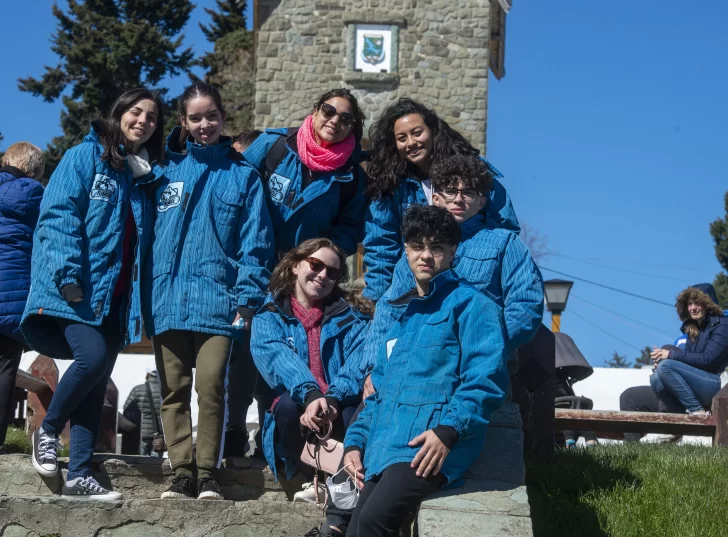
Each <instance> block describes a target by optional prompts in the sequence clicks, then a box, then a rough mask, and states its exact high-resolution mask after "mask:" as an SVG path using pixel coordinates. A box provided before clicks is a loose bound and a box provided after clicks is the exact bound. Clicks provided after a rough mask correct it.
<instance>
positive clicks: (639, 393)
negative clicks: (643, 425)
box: [619, 386, 667, 442]
mask: <svg viewBox="0 0 728 537" xmlns="http://www.w3.org/2000/svg"><path fill="white" fill-rule="evenodd" d="M619 410H621V411H623V412H667V408H666V407H665V405H664V404H662V403H661V402H660V400H659V399H658V398H657V395H656V394H655V392H654V391H653V390H652V386H633V387H632V388H627V389H626V390H624V391H623V392H622V394H621V395H620V396H619ZM642 436H643V435H642V434H640V433H624V439H625V441H627V442H639V440H640V438H642Z"/></svg>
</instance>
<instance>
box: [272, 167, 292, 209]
mask: <svg viewBox="0 0 728 537" xmlns="http://www.w3.org/2000/svg"><path fill="white" fill-rule="evenodd" d="M290 188H291V180H290V179H289V178H288V177H283V176H282V175H278V174H277V173H274V174H273V175H271V176H270V177H269V178H268V183H267V185H266V190H267V191H268V196H269V197H270V199H271V201H272V202H273V203H278V204H280V203H283V201H284V200H285V199H286V195H288V190H289V189H290Z"/></svg>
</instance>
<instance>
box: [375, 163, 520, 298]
mask: <svg viewBox="0 0 728 537" xmlns="http://www.w3.org/2000/svg"><path fill="white" fill-rule="evenodd" d="M483 160H484V161H485V163H486V164H487V165H488V169H489V170H490V172H491V173H492V174H493V177H494V179H493V186H492V188H491V190H490V194H489V198H488V203H487V204H486V206H485V208H484V209H483V212H484V213H485V216H486V218H487V220H488V222H489V224H490V225H491V226H493V227H499V228H504V229H509V230H511V231H514V232H515V233H518V232H519V231H520V226H519V224H518V218H517V217H516V213H515V211H514V209H513V204H512V203H511V198H510V197H509V196H508V192H506V189H505V188H503V185H502V184H501V183H500V182H499V181H498V178H501V177H503V175H502V174H501V173H500V172H499V171H498V170H497V169H495V167H493V165H492V164H490V163H489V162H488V161H487V160H485V159H483ZM412 205H427V197H426V196H425V191H424V190H423V188H422V183H421V182H420V181H419V180H418V179H416V178H415V177H407V178H405V179H404V180H403V181H402V182H401V183H400V184H399V185H398V186H397V188H396V189H395V191H394V192H393V193H392V194H390V195H388V196H385V197H383V198H381V199H379V200H374V201H372V202H371V204H370V205H369V210H368V212H367V217H366V225H365V235H364V264H365V265H366V267H367V271H366V273H365V274H364V283H365V284H366V286H365V287H364V291H363V293H362V294H363V295H364V296H365V297H366V298H368V299H369V300H372V301H374V302H376V301H377V300H379V299H380V298H381V296H382V295H383V294H384V292H385V291H386V290H387V289H388V288H389V286H390V285H391V284H392V276H393V273H394V267H395V265H396V264H397V262H398V261H399V259H400V258H401V257H402V252H403V251H404V244H403V243H402V235H401V233H400V228H401V227H402V219H403V218H404V214H405V212H407V209H408V208H409V207H411V206H412ZM396 296H398V295H396ZM390 298H391V296H390Z"/></svg>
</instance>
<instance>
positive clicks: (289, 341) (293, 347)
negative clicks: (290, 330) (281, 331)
mask: <svg viewBox="0 0 728 537" xmlns="http://www.w3.org/2000/svg"><path fill="white" fill-rule="evenodd" d="M283 341H284V342H285V344H286V345H288V346H289V347H290V348H291V350H292V351H293V352H298V350H297V349H296V342H295V341H293V336H287V337H284V338H283Z"/></svg>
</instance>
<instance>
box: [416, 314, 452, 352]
mask: <svg viewBox="0 0 728 537" xmlns="http://www.w3.org/2000/svg"><path fill="white" fill-rule="evenodd" d="M449 318H450V311H438V312H437V313H434V314H432V315H431V316H430V317H428V318H427V319H425V320H424V326H423V327H422V329H421V330H420V334H419V336H418V338H417V346H418V347H435V346H438V345H442V344H443V342H444V341H445V338H446V336H447V333H448V330H449V325H448V322H447V320H448V319H449Z"/></svg>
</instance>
